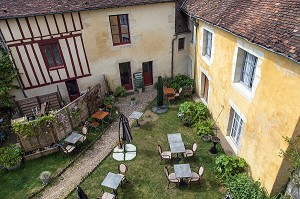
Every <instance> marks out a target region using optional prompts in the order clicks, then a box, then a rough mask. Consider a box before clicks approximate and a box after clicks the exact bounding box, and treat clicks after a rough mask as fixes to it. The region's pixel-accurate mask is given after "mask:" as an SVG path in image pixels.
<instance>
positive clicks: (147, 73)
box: [143, 61, 153, 86]
mask: <svg viewBox="0 0 300 199" xmlns="http://www.w3.org/2000/svg"><path fill="white" fill-rule="evenodd" d="M143 78H144V85H145V86H150V85H152V84H153V73H152V61H149V62H144V63H143Z"/></svg>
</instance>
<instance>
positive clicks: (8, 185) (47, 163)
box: [0, 124, 108, 199]
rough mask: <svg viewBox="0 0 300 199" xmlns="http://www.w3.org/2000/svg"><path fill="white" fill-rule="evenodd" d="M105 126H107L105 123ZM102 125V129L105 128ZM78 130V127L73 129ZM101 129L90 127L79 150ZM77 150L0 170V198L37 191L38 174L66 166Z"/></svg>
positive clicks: (15, 196) (15, 198)
mask: <svg viewBox="0 0 300 199" xmlns="http://www.w3.org/2000/svg"><path fill="white" fill-rule="evenodd" d="M106 126H108V125H107V124H106ZM105 128H106V127H104V128H103V129H105ZM75 130H79V129H75ZM102 133H103V132H102V130H101V129H100V128H99V130H95V129H91V130H90V131H89V133H88V135H87V139H86V140H85V142H84V143H79V144H78V147H79V152H81V151H83V150H84V149H86V148H87V147H88V146H89V145H90V144H91V143H92V142H93V141H94V140H95V139H96V138H97V137H98V136H99V135H100V134H102ZM79 152H75V153H72V154H70V156H66V157H64V158H63V154H62V153H61V152H58V153H54V154H51V155H49V156H46V157H42V158H39V159H35V160H30V161H27V162H24V163H22V164H21V167H20V168H18V169H17V170H14V171H10V172H8V171H6V170H4V169H2V170H0V176H1V183H0V190H1V191H0V198H1V199H6V198H14V199H23V198H28V197H29V196H30V195H32V194H33V193H35V192H38V191H39V190H40V189H41V188H42V187H43V184H42V182H41V181H40V179H39V175H40V173H41V172H43V171H46V170H47V171H50V172H51V173H52V175H51V176H52V177H53V176H56V175H57V174H58V173H59V172H60V171H62V170H63V169H64V168H66V167H67V166H68V165H69V164H70V163H71V162H72V161H73V160H74V159H75V158H76V156H77V155H78V153H79Z"/></svg>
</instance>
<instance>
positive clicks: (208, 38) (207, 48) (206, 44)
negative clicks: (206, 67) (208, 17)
mask: <svg viewBox="0 0 300 199" xmlns="http://www.w3.org/2000/svg"><path fill="white" fill-rule="evenodd" d="M211 48H212V33H211V32H209V31H207V30H205V29H203V50H202V54H203V56H207V57H211Z"/></svg>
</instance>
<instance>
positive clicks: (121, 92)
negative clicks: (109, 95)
mask: <svg viewBox="0 0 300 199" xmlns="http://www.w3.org/2000/svg"><path fill="white" fill-rule="evenodd" d="M126 93H127V92H126V88H125V87H124V86H118V87H117V88H116V92H115V96H116V97H124V96H126Z"/></svg>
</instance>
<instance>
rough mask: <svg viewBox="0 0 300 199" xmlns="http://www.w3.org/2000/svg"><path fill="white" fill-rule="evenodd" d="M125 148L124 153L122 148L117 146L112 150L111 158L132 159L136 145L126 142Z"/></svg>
mask: <svg viewBox="0 0 300 199" xmlns="http://www.w3.org/2000/svg"><path fill="white" fill-rule="evenodd" d="M125 147H126V150H125V153H124V149H123V148H121V149H120V148H119V147H118V146H117V147H115V148H114V150H113V158H114V159H115V160H117V161H125V160H132V159H133V158H135V156H136V146H134V145H133V144H126V145H125Z"/></svg>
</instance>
